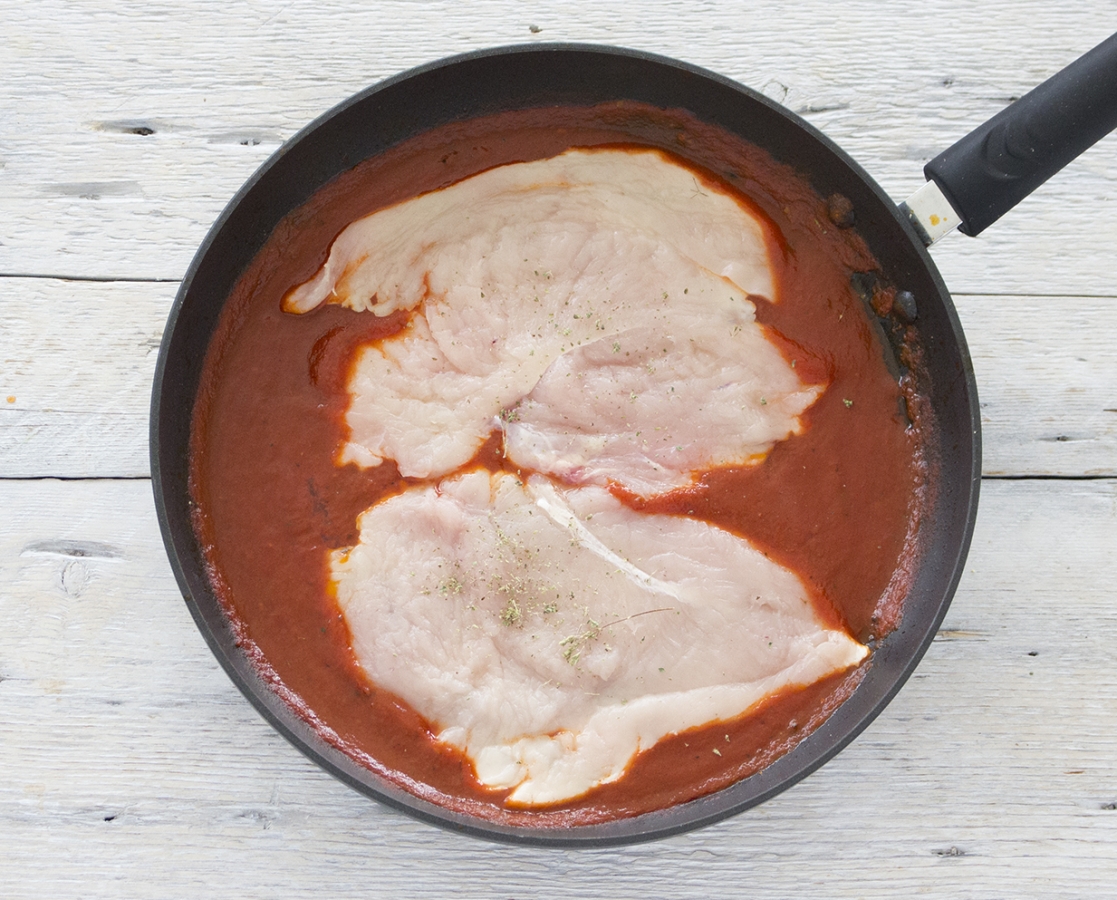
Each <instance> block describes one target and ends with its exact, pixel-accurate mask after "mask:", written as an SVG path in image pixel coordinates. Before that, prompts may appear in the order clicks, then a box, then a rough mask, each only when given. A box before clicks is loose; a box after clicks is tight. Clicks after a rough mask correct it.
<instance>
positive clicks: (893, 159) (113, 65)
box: [0, 0, 1117, 295]
mask: <svg viewBox="0 0 1117 900" xmlns="http://www.w3.org/2000/svg"><path fill="white" fill-rule="evenodd" d="M37 9H38V10H39V12H37V13H36V14H35V15H28V14H27V11H26V7H25V6H24V5H22V4H18V3H17V2H16V0H4V2H3V3H0V22H3V23H4V25H5V33H6V34H5V42H4V45H3V47H2V48H0V72H2V73H3V77H4V81H5V84H6V86H7V87H8V90H6V91H5V95H4V96H3V97H0V167H2V168H0V173H2V175H0V217H2V218H3V220H4V221H5V222H7V223H9V226H10V227H6V228H5V230H4V234H3V235H0V273H7V274H13V273H30V274H62V275H71V276H74V275H82V276H94V275H96V276H105V277H121V276H128V277H156V278H178V277H180V276H181V275H182V273H183V271H184V270H185V268H186V265H187V264H188V262H189V260H190V258H191V256H192V255H193V252H194V250H195V248H196V247H197V245H198V244H199V242H200V241H201V239H202V237H203V235H204V233H205V231H206V229H207V228H208V226H209V224H210V223H211V222H212V221H213V219H214V218H215V217H216V215H217V214H218V213H219V212H220V210H221V208H222V207H223V206H224V204H225V203H226V202H227V200H228V199H229V198H230V197H231V196H232V194H233V193H234V192H235V190H236V189H237V187H239V185H240V184H241V183H242V182H243V181H244V179H245V178H247V177H248V175H249V174H251V172H252V171H253V170H254V169H255V168H256V167H257V165H259V164H260V163H261V162H262V161H263V160H264V159H265V158H266V156H267V155H268V154H269V153H270V152H271V151H273V150H274V149H275V148H276V147H277V146H278V143H279V142H280V141H281V140H282V139H285V138H287V137H290V136H291V135H292V134H293V133H294V132H295V131H296V130H297V129H298V128H299V127H301V126H302V125H304V124H306V123H307V122H309V121H310V120H311V119H312V118H314V117H315V116H317V115H319V114H320V113H322V112H324V111H325V110H326V109H328V108H329V107H330V106H332V105H333V104H335V103H337V102H339V101H340V100H342V99H344V98H345V97H346V96H348V95H350V94H352V93H353V92H355V91H357V90H359V89H360V88H362V87H365V86H367V85H368V84H371V83H374V82H376V81H378V80H380V79H382V78H384V77H386V76H388V75H391V74H395V73H396V72H398V71H401V70H404V69H406V68H409V67H411V66H414V65H416V64H419V63H423V62H428V61H430V60H433V59H437V58H440V57H443V56H446V55H448V54H451V53H456V52H462V51H466V50H471V49H477V48H480V47H485V46H493V45H499V44H506V43H518V42H525V41H553V40H577V41H591V42H600V43H606V44H615V45H625V46H631V47H636V48H640V49H645V50H651V51H654V52H659V53H664V54H667V55H671V56H676V57H678V58H681V59H685V60H687V61H690V62H694V63H697V64H699V65H704V66H707V67H709V68H711V69H713V70H715V71H718V72H720V73H722V74H725V75H728V76H729V77H732V78H736V79H738V80H740V81H741V82H743V83H745V84H748V85H750V86H753V87H756V88H758V89H760V90H762V91H764V92H766V93H768V94H769V95H771V96H773V97H775V98H777V99H780V100H781V101H782V102H784V103H786V104H787V105H788V106H789V107H790V108H792V109H794V110H797V111H799V112H801V113H802V114H803V115H805V116H806V117H807V118H808V119H809V120H810V121H812V122H813V123H814V124H816V125H818V126H819V127H821V128H822V129H823V130H824V131H825V132H826V133H827V134H828V135H829V136H831V137H832V138H834V139H835V140H837V141H838V142H839V143H840V144H841V145H842V146H844V147H846V149H847V150H849V151H850V152H851V153H852V155H853V156H854V157H855V158H856V159H858V160H859V161H860V162H861V164H862V165H863V166H864V167H865V168H867V169H868V170H869V171H870V172H871V173H873V174H874V176H875V177H876V178H877V179H878V180H879V181H880V182H881V184H882V185H883V186H884V187H885V189H886V190H888V191H889V192H890V193H891V194H892V195H893V196H894V197H896V198H897V199H903V198H904V197H905V196H907V194H909V193H910V192H911V191H912V190H914V189H915V188H916V187H917V186H918V185H919V184H920V183H921V181H922V176H921V174H920V173H921V169H922V165H923V163H924V162H925V161H926V160H927V159H928V158H930V157H931V156H932V155H934V154H935V153H937V152H938V151H939V150H941V149H943V148H944V147H945V146H947V145H948V144H949V143H950V142H951V141H953V140H955V139H956V138H958V137H960V136H961V135H962V134H963V133H965V131H967V130H968V129H969V128H971V127H973V126H974V125H976V124H978V123H979V122H981V121H982V120H983V119H985V118H987V117H988V116H990V115H992V114H993V113H995V112H996V111H997V110H999V109H1000V108H1002V107H1003V106H1004V105H1005V104H1006V103H1007V102H1009V99H1010V98H1011V97H1013V96H1015V95H1018V94H1019V93H1021V92H1022V91H1023V90H1025V89H1026V88H1028V87H1030V86H1032V85H1034V84H1035V83H1038V82H1039V81H1040V80H1042V79H1043V78H1045V77H1047V76H1048V75H1050V74H1051V73H1053V72H1054V71H1055V70H1057V69H1058V68H1059V67H1061V66H1062V65H1065V64H1066V63H1067V62H1069V61H1070V60H1071V59H1073V58H1074V57H1075V56H1077V55H1078V54H1080V53H1082V52H1084V51H1085V50H1086V49H1088V48H1089V47H1091V46H1093V44H1095V43H1097V42H1098V41H1100V40H1101V39H1102V38H1104V37H1106V36H1107V32H1108V29H1109V28H1110V27H1111V25H1112V23H1111V22H1110V21H1109V20H1108V18H1107V16H1105V15H1099V13H1104V12H1106V11H1107V7H1106V5H1105V4H1102V3H1081V4H1067V5H1059V4H1050V3H1041V2H1028V3H1017V4H1013V5H1012V7H1011V8H1010V9H1006V7H1005V5H1004V3H1003V2H985V3H973V2H969V0H939V2H936V3H929V4H923V5H921V6H919V7H918V8H914V7H913V8H911V9H908V10H906V11H904V12H902V13H901V12H900V11H898V10H897V12H896V13H895V14H893V15H882V14H881V11H880V7H879V4H876V3H873V2H870V0H847V2H845V3H843V4H842V6H841V7H840V9H839V10H837V11H835V8H834V7H833V4H831V3H829V2H828V0H803V2H800V3H797V4H794V5H792V6H790V7H788V8H785V9H781V10H780V13H779V16H778V17H773V16H772V15H771V13H770V11H768V10H766V9H765V8H764V6H763V5H761V4H751V5H742V4H740V3H734V2H729V0H717V2H708V3H702V4H698V3H692V2H684V0H674V2H658V3H657V2H642V3H626V4H621V3H619V2H600V0H571V2H567V3H564V4H562V5H561V6H555V5H553V4H542V3H512V2H488V3H474V4H462V3H455V2H450V0H441V2H432V3H421V4H420V3H412V2H407V0H381V2H378V3H358V2H352V0H332V2H313V3H312V2H295V3H289V4H286V5H283V6H277V5H275V4H264V3H251V2H239V3H224V2H221V3H219V2H204V3H193V4H189V5H182V4H176V3H170V2H167V0H163V2H152V3H145V4H143V5H142V6H136V5H134V4H125V3H119V2H118V3H110V4H105V3H92V2H84V3H70V4H59V3H46V4H42V5H41V6H40V7H37ZM530 25H535V26H536V27H537V28H539V29H540V30H539V31H538V32H537V33H533V32H532V31H530V30H529V26H530ZM137 128H139V129H141V130H143V129H152V130H153V131H154V133H153V134H149V135H139V134H134V133H131V132H133V131H134V130H135V129H137ZM1115 140H1117V139H1109V140H1107V141H1104V142H1103V143H1102V144H1101V145H1100V146H1099V147H1097V148H1095V149H1094V150H1092V151H1090V152H1089V153H1088V154H1087V155H1086V156H1085V157H1084V158H1083V159H1082V160H1080V161H1079V162H1078V163H1076V164H1074V165H1073V166H1072V168H1071V169H1070V170H1068V171H1067V172H1066V173H1064V174H1063V175H1062V176H1060V177H1059V178H1057V179H1055V180H1053V181H1052V182H1051V183H1050V184H1049V185H1047V186H1045V187H1044V189H1043V190H1042V191H1041V192H1040V193H1039V194H1038V195H1037V196H1035V197H1034V198H1031V199H1029V200H1028V201H1025V204H1024V205H1023V206H1022V207H1021V209H1020V210H1018V211H1017V213H1016V215H1014V216H1010V217H1009V218H1007V219H1006V220H1005V221H1004V222H1003V223H999V224H998V225H996V226H994V227H993V228H992V229H990V230H989V231H988V232H986V234H985V235H982V236H981V237H980V238H978V239H975V240H969V239H966V238H962V237H955V238H953V239H951V240H949V241H947V242H945V243H944V244H943V245H942V246H941V247H940V248H938V249H936V259H937V260H938V262H939V265H940V267H941V268H942V270H943V273H944V275H945V276H946V277H947V280H948V283H949V284H950V285H951V286H952V288H953V289H954V290H955V291H958V292H1016V293H1040V294H1048V293H1056V294H1073V293H1078V294H1088V295H1103V294H1104V295H1112V294H1114V293H1115V290H1114V287H1113V283H1114V274H1115V270H1114V264H1113V263H1112V262H1111V260H1112V253H1111V252H1110V249H1111V247H1112V246H1113V244H1114V241H1115V239H1117V149H1115V147H1117V145H1115Z"/></svg>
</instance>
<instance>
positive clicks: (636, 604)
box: [330, 471, 867, 806]
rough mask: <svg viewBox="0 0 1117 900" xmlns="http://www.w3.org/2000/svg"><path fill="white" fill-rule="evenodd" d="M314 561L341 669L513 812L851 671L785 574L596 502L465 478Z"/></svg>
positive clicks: (722, 539)
mask: <svg viewBox="0 0 1117 900" xmlns="http://www.w3.org/2000/svg"><path fill="white" fill-rule="evenodd" d="M360 530H361V537H360V543H359V544H358V545H357V546H355V547H353V548H351V549H349V550H345V551H337V552H335V553H334V554H333V556H332V557H331V563H330V565H331V573H332V578H333V579H334V583H335V586H336V589H337V597H338V600H339V603H340V605H341V608H342V610H343V611H344V613H345V617H346V620H347V621H348V623H349V627H350V631H351V633H352V638H353V649H354V651H355V653H356V655H357V658H358V660H359V661H360V663H361V665H362V666H363V667H364V668H365V670H366V671H367V672H368V674H369V675H370V677H372V679H373V680H374V681H376V682H377V683H378V684H380V685H382V686H384V687H386V688H388V689H389V690H391V691H394V692H395V693H397V694H398V695H399V696H400V697H402V698H403V699H404V700H406V701H407V702H408V703H410V704H411V705H412V706H413V707H414V708H415V709H416V710H418V711H419V713H420V714H422V715H423V716H425V717H426V718H428V719H429V720H430V721H432V722H436V723H438V725H439V727H440V728H441V729H442V731H441V733H440V734H439V739H440V740H441V741H443V742H445V743H448V744H450V745H453V746H455V747H457V748H459V749H461V750H462V751H463V752H465V753H466V755H467V756H468V757H469V758H470V759H471V760H472V761H473V763H474V766H475V769H476V772H477V775H478V778H479V779H480V781H481V782H482V783H483V784H485V785H486V786H489V787H491V788H494V789H497V788H499V789H510V790H511V794H510V798H509V799H510V801H511V802H512V803H515V804H522V805H525V806H531V805H540V804H548V803H555V802H559V801H563V800H567V799H571V798H574V797H577V796H580V795H581V794H583V793H585V792H586V791H587V790H589V789H591V788H593V787H595V786H597V785H600V784H605V783H608V782H610V781H614V780H616V779H617V778H619V777H620V776H621V775H623V773H624V771H625V769H626V767H627V766H628V765H629V763H630V762H631V760H632V759H633V757H634V756H635V755H636V754H637V753H638V752H640V751H641V750H645V749H647V748H650V747H651V746H653V745H654V744H655V743H656V742H657V741H659V740H660V739H661V738H663V737H664V736H666V735H669V734H674V733H678V732H680V731H683V730H686V729H688V728H692V727H696V726H699V725H703V724H707V723H710V722H715V721H721V720H728V719H731V718H734V717H736V716H738V715H740V714H742V713H744V712H745V711H747V710H748V709H749V708H750V707H752V706H753V705H755V704H756V703H758V702H759V701H761V700H762V699H763V698H765V697H767V696H770V695H771V694H773V693H774V692H776V691H779V690H781V689H783V688H786V687H790V686H796V685H806V684H810V683H812V682H814V681H816V680H818V679H820V678H823V677H825V676H826V675H828V674H831V673H833V672H838V671H842V670H844V669H846V668H848V667H850V666H853V665H856V664H857V663H859V662H860V661H861V660H862V659H863V658H864V657H865V655H866V653H867V650H866V648H865V647H864V646H862V645H861V644H859V643H857V642H856V641H854V640H852V639H851V638H850V637H848V636H847V635H846V634H844V633H843V632H841V631H837V630H834V629H831V628H828V627H826V626H825V625H824V624H823V623H822V622H821V621H820V620H819V619H818V617H817V615H816V613H815V611H814V608H813V606H812V603H811V600H810V598H809V596H808V593H807V591H806V589H805V588H804V586H803V584H802V582H801V581H800V580H799V578H798V577H797V576H796V575H795V574H794V573H792V572H790V571H789V570H787V569H785V568H783V567H781V566H779V565H777V564H776V563H774V562H772V561H771V560H770V559H768V558H767V557H766V556H764V555H763V554H762V553H761V552H759V551H758V550H756V549H755V548H754V547H752V546H751V545H750V544H749V543H748V542H747V541H745V540H742V539H741V538H739V537H737V536H735V535H732V534H730V533H728V532H726V531H723V530H721V529H719V528H716V527H714V526H712V525H709V524H707V523H704V522H700V521H696V520H693V519H689V518H687V517H683V516H669V515H648V514H641V513H637V512H634V511H633V510H631V509H629V508H628V507H626V506H624V505H623V504H621V503H620V502H618V501H617V500H616V499H615V498H614V497H613V496H612V495H611V494H610V493H609V492H608V491H607V490H605V489H602V488H599V487H596V486H590V487H583V488H573V489H565V488H557V487H555V486H554V484H553V483H552V482H551V481H550V480H549V479H547V478H544V477H541V476H533V477H531V478H530V479H528V481H527V482H526V483H524V482H522V481H521V480H519V479H518V478H516V477H515V476H512V475H508V474H490V473H487V472H481V471H478V472H472V473H468V474H465V475H460V476H457V477H454V478H450V479H446V480H444V481H443V482H441V484H439V485H438V486H429V487H418V488H412V489H410V490H408V491H405V492H404V493H402V494H400V495H397V496H395V497H393V498H391V499H389V500H386V501H384V502H382V503H380V504H378V505H376V506H373V507H372V508H370V509H369V510H367V511H366V512H365V513H364V514H363V515H362V516H361V519H360Z"/></svg>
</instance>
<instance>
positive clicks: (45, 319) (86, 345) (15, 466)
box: [0, 278, 178, 478]
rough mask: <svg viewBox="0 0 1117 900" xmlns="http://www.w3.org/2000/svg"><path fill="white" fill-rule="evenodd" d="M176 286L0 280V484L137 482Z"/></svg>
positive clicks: (142, 472)
mask: <svg viewBox="0 0 1117 900" xmlns="http://www.w3.org/2000/svg"><path fill="white" fill-rule="evenodd" d="M177 287H178V286H177V285H175V284H131V283H128V282H110V283H96V282H80V281H61V280H58V279H37V278H0V476H4V477H28V476H29V477H40V476H59V477H70V478H76V477H85V476H100V477H130V476H140V477H143V476H146V475H147V474H148V471H149V466H148V453H147V443H148V439H147V428H148V404H149V403H150V401H151V380H152V377H153V375H154V373H155V360H156V357H157V356H158V353H159V341H160V339H161V338H162V335H163V326H164V324H165V323H166V319H167V314H168V312H169V311H170V308H171V303H172V302H173V300H174V293H175V290H176V289H177Z"/></svg>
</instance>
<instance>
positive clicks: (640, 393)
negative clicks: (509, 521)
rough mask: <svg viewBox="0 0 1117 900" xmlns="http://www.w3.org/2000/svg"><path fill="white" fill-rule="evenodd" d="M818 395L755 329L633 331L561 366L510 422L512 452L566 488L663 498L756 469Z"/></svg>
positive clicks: (579, 352)
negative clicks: (740, 468) (618, 488)
mask: <svg viewBox="0 0 1117 900" xmlns="http://www.w3.org/2000/svg"><path fill="white" fill-rule="evenodd" d="M820 393H822V389H821V388H819V387H804V386H803V384H802V383H801V382H800V381H799V379H798V377H797V376H796V375H795V372H794V370H793V369H792V368H791V367H790V366H788V365H787V363H786V362H785V361H784V359H783V357H782V356H781V355H780V353H779V351H778V350H777V349H776V348H775V347H774V346H773V345H772V344H771V343H770V342H769V341H768V340H767V339H766V338H765V336H764V333H763V330H762V329H761V328H760V327H759V326H757V325H756V324H755V323H750V324H749V325H748V326H739V327H735V328H731V329H728V330H726V329H724V328H718V327H710V326H706V325H696V326H695V327H693V328H692V329H691V330H690V331H688V332H686V333H685V336H680V337H672V336H669V335H665V334H663V333H662V332H661V331H660V330H659V329H658V328H634V329H631V330H629V331H625V332H622V333H620V334H618V335H617V336H616V337H615V338H606V339H605V340H599V341H595V342H593V343H590V344H586V345H584V346H582V347H579V348H577V349H575V350H572V351H568V352H567V353H564V354H563V355H562V356H560V357H559V358H558V359H557V360H555V362H554V363H552V364H551V366H550V367H549V368H548V369H547V371H546V372H545V373H544V374H543V376H542V378H541V379H540V381H539V382H538V383H537V384H536V385H535V388H534V389H533V390H532V392H531V393H530V394H528V396H527V397H526V398H525V399H524V400H523V401H522V402H521V403H520V404H519V405H518V406H517V407H515V408H514V409H513V410H512V411H511V412H510V413H507V414H506V415H505V416H504V422H503V427H504V434H505V453H506V455H507V456H508V458H509V459H511V460H513V461H514V462H516V463H518V464H519V465H522V466H526V467H528V468H531V469H535V470H536V471H539V472H545V473H547V474H549V475H554V476H557V477H559V478H561V479H563V480H564V481H566V482H568V483H575V484H608V483H610V482H613V483H616V484H620V485H622V486H624V487H625V488H627V489H628V490H630V491H632V492H633V493H636V494H642V495H650V494H657V493H662V492H664V491H668V490H670V489H672V488H677V487H681V486H683V485H686V484H688V483H690V482H691V480H692V475H693V473H696V472H701V471H704V470H708V469H710V468H713V467H714V466H719V465H720V466H726V465H744V464H747V463H750V462H756V461H759V459H762V458H763V457H764V455H766V454H767V453H768V451H769V450H771V448H772V446H773V444H775V443H776V442H777V441H782V440H784V439H785V438H787V437H790V436H791V435H792V434H797V433H798V432H799V430H800V427H801V426H800V423H799V419H798V416H799V414H800V413H802V412H803V410H804V409H806V408H807V407H808V406H810V405H811V404H812V403H813V402H814V401H815V399H816V398H817V397H818V395H819V394H820Z"/></svg>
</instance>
